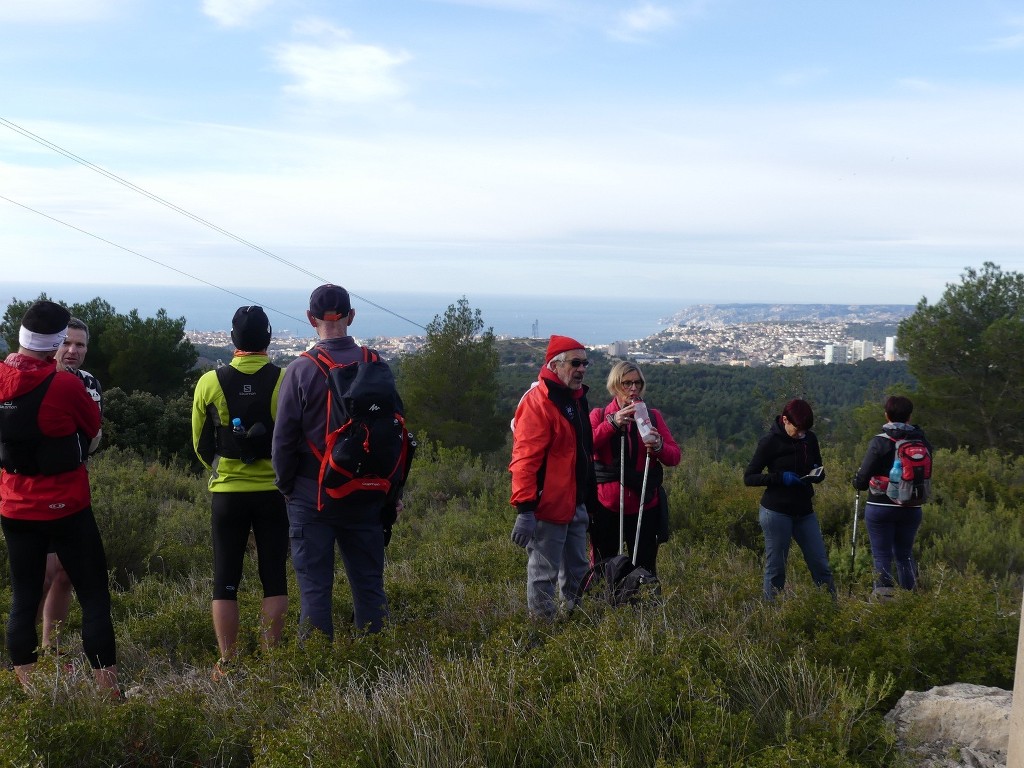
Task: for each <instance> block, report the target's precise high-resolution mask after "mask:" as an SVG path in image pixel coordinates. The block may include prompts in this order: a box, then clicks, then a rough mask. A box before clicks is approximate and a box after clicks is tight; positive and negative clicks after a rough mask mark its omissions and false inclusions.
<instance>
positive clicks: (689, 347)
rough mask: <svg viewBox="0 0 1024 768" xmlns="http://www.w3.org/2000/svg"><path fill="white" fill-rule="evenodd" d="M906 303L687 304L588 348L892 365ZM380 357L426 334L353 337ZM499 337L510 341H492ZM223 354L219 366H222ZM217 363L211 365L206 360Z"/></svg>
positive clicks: (707, 358)
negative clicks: (635, 334) (640, 329)
mask: <svg viewBox="0 0 1024 768" xmlns="http://www.w3.org/2000/svg"><path fill="white" fill-rule="evenodd" d="M913 311H914V307H913V306H909V305H834V304H815V305H808V304H772V305H769V304H706V305H698V306H693V307H687V308H686V309H684V310H682V311H681V312H679V313H676V314H675V315H673V316H672V317H671V318H666V319H665V320H664V321H663V322H664V324H665V326H666V327H665V328H664V329H663V330H661V331H659V332H657V333H655V334H653V335H651V336H648V337H646V338H643V339H627V340H618V341H614V342H611V343H609V344H601V345H593V346H592V347H591V348H592V349H600V350H601V351H603V352H605V353H607V354H608V355H610V356H611V357H618V358H630V359H633V360H637V361H640V362H647V363H662V364H692V363H707V364H715V365H745V366H804V365H828V364H847V363H856V362H859V361H861V360H866V359H875V360H879V361H893V360H896V359H897V357H896V352H895V336H896V327H897V325H898V324H899V321H900V320H902V319H903V318H905V317H907V316H909V315H910V314H912V313H913ZM186 335H187V336H188V339H189V341H191V342H192V343H193V344H196V345H203V346H208V347H216V348H219V347H225V348H226V349H228V350H230V348H231V338H230V334H229V333H228V332H227V331H188V332H187V334H186ZM356 338H357V340H358V341H359V343H362V344H367V345H369V346H372V347H374V348H375V349H378V350H379V351H380V352H381V353H382V354H383V355H384V356H385V357H388V356H392V357H394V356H398V355H402V354H407V353H409V352H415V351H416V350H417V349H418V348H419V347H420V346H421V345H422V344H423V343H424V342H425V340H426V337H425V336H411V335H410V336H398V337H367V338H361V337H356ZM496 338H499V339H503V338H512V337H504V336H497V337H496ZM315 342H316V339H315V338H313V337H297V336H291V335H285V334H275V335H274V337H273V338H272V339H271V342H270V350H269V353H270V356H271V358H274V359H276V358H279V357H283V358H286V359H290V358H292V357H295V356H296V355H299V354H301V353H302V352H304V351H305V350H307V349H309V347H310V346H312V345H313V344H314V343H315ZM229 359H230V354H225V357H224V358H223V359H221V362H225V363H226V362H227V361H228V360H229ZM211 362H213V363H216V362H217V361H216V360H211Z"/></svg>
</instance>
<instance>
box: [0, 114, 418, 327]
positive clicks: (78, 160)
mask: <svg viewBox="0 0 1024 768" xmlns="http://www.w3.org/2000/svg"><path fill="white" fill-rule="evenodd" d="M0 125H4V126H6V127H7V128H9V129H10V130H12V131H14V132H15V133H18V134H21V135H22V136H24V137H25V138H27V139H30V140H31V141H34V142H36V143H37V144H40V145H42V146H44V147H46V148H47V149H50V150H52V151H54V152H56V153H58V154H60V155H63V156H64V157H66V158H68V159H69V160H72V161H74V162H76V163H78V164H80V165H83V166H85V167H86V168H88V169H89V170H91V171H94V172H95V173H98V174H100V175H101V176H104V177H106V178H108V179H110V180H111V181H113V182H116V183H117V184H120V185H121V186H123V187H126V188H128V189H130V190H131V191H133V192H136V193H138V194H140V195H142V196H143V197H147V198H149V199H150V200H152V201H153V202H155V203H159V204H160V205H162V206H164V207H166V208H169V209H170V210H172V211H174V212H175V213H178V214H180V215H182V216H185V217H186V218H189V219H191V220H192V221H194V222H196V223H197V224H201V225H203V226H204V227H207V228H209V229H212V230H213V231H215V232H218V233H220V234H222V235H224V236H225V237H229V238H231V239H232V240H234V241H235V242H237V243H240V244H241V245H244V246H246V247H248V248H252V249H253V250H255V251H259V252H260V253H262V254H264V255H265V256H268V257H269V258H271V259H274V260H275V261H277V262H279V263H281V264H284V265H285V266H287V267H290V268H292V269H294V270H296V271H297V272H301V273H302V274H304V275H306V276H307V277H312V278H313V279H315V280H318V281H319V282H321V283H330V282H332V281H331V280H328V279H327V278H325V277H321V276H320V275H318V274H316V273H314V272H311V271H309V270H308V269H306V268H304V267H301V266H299V265H298V264H295V263H293V262H291V261H288V260H287V259H285V258H282V257H281V256H278V255H277V254H275V253H273V252H272V251H268V250H267V249H266V248H263V247H262V246H259V245H257V244H256V243H253V242H250V241H249V240H246V239H245V238H243V237H240V236H239V235H236V234H234V233H233V232H229V231H228V230H226V229H224V228H223V227H220V226H218V225H216V224H214V223H213V222H210V221H207V220H206V219H204V218H202V217H201V216H197V215H196V214H194V213H192V212H191V211H188V210H186V209H184V208H182V207H181V206H179V205H176V204H174V203H172V202H170V201H169V200H165V199H164V198H162V197H160V196H159V195H156V194H153V193H152V192H150V191H148V190H146V189H143V188H142V187H140V186H138V185H137V184H133V183H132V182H130V181H128V180H127V179H124V178H122V177H120V176H118V175H117V174H115V173H112V172H111V171H108V170H107V169H105V168H103V167H101V166H98V165H96V164H95V163H92V162H90V161H88V160H86V159H85V158H83V157H79V156H78V155H76V154H74V153H73V152H70V151H68V150H66V149H64V148H63V147H60V146H58V145H57V144H54V143H53V142H52V141H48V140H47V139H44V138H43V137H42V136H39V135H37V134H35V133H32V132H31V131H29V130H28V129H27V128H23V127H22V126H20V125H18V124H17V123H12V122H11V121H10V120H7V119H6V118H3V117H0ZM3 199H4V200H7V201H8V202H11V203H14V204H15V205H18V206H20V207H22V208H24V209H26V210H28V211H32V212H33V213H37V214H39V215H40V216H43V217H45V218H47V219H50V220H52V221H55V222H57V223H58V224H64V225H65V226H67V227H70V228H71V229H74V230H77V231H79V232H82V233H83V234H86V235H89V236H90V237H94V238H96V239H97V240H100V241H102V242H105V243H108V244H109V245H113V246H114V247H116V248H120V249H121V250H123V251H127V252H128V253H131V254H133V255H135V256H139V257H141V258H143V259H146V260H147V261H150V262H153V263H154V264H159V265H160V266H162V267H165V268H167V269H170V270H172V271H174V272H178V273H179V274H181V275H185V276H186V277H189V278H191V279H193V280H197V281H198V282H200V283H204V284H206V285H209V286H212V287H214V288H219V289H220V290H223V291H226V292H227V293H231V294H232V295H234V296H237V295H238V294H235V293H233V292H232V291H229V290H227V289H226V288H221V287H220V286H218V285H215V284H213V283H210V282H207V281H206V280H203V279H202V278H198V277H196V276H195V275H190V274H188V273H187V272H183V271H182V270H180V269H176V268H174V267H171V266H169V265H167V264H164V263H162V262H159V261H156V260H155V259H151V258H149V257H148V256H143V255H142V254H141V253H137V252H135V251H133V250H131V249H129V248H125V247H123V246H120V245H117V244H116V243H113V242H111V241H110V240H106V239H105V238H103V237H100V236H98V235H94V234H92V233H91V232H87V231H86V230H84V229H81V228H80V227H76V226H74V225H72V224H68V223H67V222H64V221H61V220H60V219H55V218H53V217H52V216H49V215H47V214H45V213H42V212H40V211H37V210H35V209H34V208H30V207H29V206H27V205H23V204H22V203H18V202H16V201H14V200H11V199H10V198H8V197H4V198H3ZM349 293H350V295H352V296H354V297H355V298H357V299H359V300H360V301H363V302H365V303H367V304H369V305H370V306H372V307H376V308H377V309H379V310H381V311H382V312H387V313H388V314H389V315H392V316H393V317H397V318H398V319H399V320H404V321H405V322H407V323H410V324H412V325H414V326H416V327H417V328H421V329H423V330H426V328H425V327H424V326H423V325H421V324H420V323H417V322H416V321H415V320H410V319H409V318H408V317H405V316H403V315H400V314H398V313H397V312H394V311H392V310H390V309H388V308H387V307H383V306H381V305H380V304H377V303H376V302H373V301H370V300H369V299H367V298H366V297H365V296H360V295H358V294H355V293H352V292H351V291H349ZM275 311H277V310H275ZM281 314H283V315H284V316H285V317H291V316H290V315H287V314H285V313H283V312H282V313H281ZM292 319H298V318H292Z"/></svg>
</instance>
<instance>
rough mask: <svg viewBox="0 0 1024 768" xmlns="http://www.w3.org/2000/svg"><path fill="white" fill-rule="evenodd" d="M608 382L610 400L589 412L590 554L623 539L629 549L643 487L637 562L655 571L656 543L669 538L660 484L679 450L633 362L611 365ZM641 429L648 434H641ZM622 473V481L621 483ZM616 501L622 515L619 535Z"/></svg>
mask: <svg viewBox="0 0 1024 768" xmlns="http://www.w3.org/2000/svg"><path fill="white" fill-rule="evenodd" d="M607 387H608V393H609V394H610V395H611V396H612V400H611V402H610V403H608V405H606V406H605V407H604V408H595V409H594V410H592V411H591V412H590V424H591V426H592V427H593V430H594V470H595V472H596V474H597V500H598V502H599V504H598V505H597V506H596V507H595V509H594V510H593V514H592V519H591V525H590V547H591V559H592V561H593V563H597V562H599V561H601V560H603V559H605V558H608V557H613V556H614V555H617V554H618V553H619V548H620V547H621V545H622V541H623V540H625V542H626V543H627V544H628V546H629V549H630V553H631V554H632V550H633V548H634V545H635V544H636V541H637V537H636V529H637V522H638V520H639V518H640V514H639V513H640V494H641V492H644V504H643V509H644V513H643V519H642V521H641V523H640V538H639V546H638V547H636V549H637V551H636V560H635V562H636V564H637V565H639V566H643V567H644V568H646V569H647V570H648V571H650V572H651V573H652V574H654V575H657V573H658V572H657V569H656V563H655V561H656V560H657V557H658V544H659V543H660V542H662V541H664V540H665V539H666V538H667V532H668V520H667V519H666V518H667V514H668V504H667V500H666V498H665V490H664V489H663V488H662V487H661V483H662V478H663V474H664V473H663V470H662V467H663V466H667V467H674V466H676V465H677V464H678V463H679V460H680V458H681V457H682V453H681V452H680V450H679V446H678V445H677V444H676V441H675V440H674V439H672V433H671V432H669V429H668V425H667V424H666V423H665V420H664V419H663V418H662V416H661V413H659V412H658V411H657V410H655V409H654V408H646V406H645V404H644V403H643V396H644V392H645V389H646V387H647V380H646V379H645V378H644V375H643V373H641V372H640V368H639V367H637V365H636V364H635V363H630V362H626V361H623V362H619V363H616V364H615V365H614V366H612V369H611V371H610V372H609V373H608V382H607ZM638 409H639V412H638ZM644 412H646V413H647V414H648V416H649V420H648V421H646V422H645V421H644V420H643V418H642V416H643V413H644ZM638 419H639V421H640V423H639V424H638ZM641 432H645V433H647V434H646V435H645V436H644V435H642V434H641ZM645 470H646V474H647V486H646V489H645V488H644V473H645ZM623 476H624V478H625V483H624V484H622V485H620V482H619V481H620V480H621V479H623ZM620 502H621V504H622V509H621V513H622V514H623V517H624V524H623V531H622V533H621V534H620V525H619V516H620V508H619V505H620Z"/></svg>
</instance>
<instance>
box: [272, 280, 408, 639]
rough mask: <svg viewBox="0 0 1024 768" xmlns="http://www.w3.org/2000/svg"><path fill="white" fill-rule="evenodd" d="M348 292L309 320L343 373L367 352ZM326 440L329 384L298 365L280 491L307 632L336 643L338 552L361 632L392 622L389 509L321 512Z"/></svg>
mask: <svg viewBox="0 0 1024 768" xmlns="http://www.w3.org/2000/svg"><path fill="white" fill-rule="evenodd" d="M355 315H356V313H355V310H354V309H352V304H351V302H350V301H349V295H348V291H346V290H345V289H344V288H342V287H341V286H339V285H331V284H327V285H321V286H320V287H319V288H317V289H316V290H314V291H313V293H312V295H311V296H310V297H309V311H308V312H306V317H307V318H308V319H309V324H310V325H311V326H313V327H314V328H315V329H316V332H317V335H318V336H319V337H320V341H319V342H318V343H317V345H316V347H315V349H316V350H322V351H324V352H326V353H327V354H328V355H329V356H330V358H331V359H333V360H334V362H335V363H337V364H338V365H343V364H346V363H354V362H357V361H361V360H363V350H362V348H361V347H360V346H359V345H357V344H356V342H355V340H354V339H353V338H352V337H351V336H349V335H348V329H349V326H350V325H351V324H352V320H353V319H354V318H355ZM326 435H327V380H326V378H325V377H324V374H323V373H322V372H321V370H320V368H319V367H318V366H317V364H316V362H314V361H313V360H312V359H310V358H308V357H305V356H303V357H299V358H298V359H297V360H295V361H293V362H292V363H291V364H290V365H289V366H288V368H287V369H286V370H285V374H284V381H283V382H282V383H281V397H280V400H279V402H278V411H277V425H276V427H275V429H274V456H273V462H274V471H275V473H276V475H277V481H276V482H277V487H278V488H280V489H281V492H282V493H283V494H284V495H285V498H286V499H287V502H288V522H289V536H290V537H291V547H292V565H293V566H294V567H295V573H296V576H297V577H298V583H299V595H300V599H301V610H300V613H299V621H300V624H301V625H302V630H303V631H304V632H308V631H309V630H310V629H317V630H320V631H321V632H323V633H324V634H326V635H327V636H328V637H331V638H333V636H334V620H333V616H332V612H331V600H332V593H333V587H334V547H335V542H337V546H338V548H339V549H340V551H341V557H342V562H343V563H344V565H345V573H346V575H347V576H348V582H349V586H350V588H351V589H352V602H353V607H354V612H355V623H356V627H357V628H358V629H360V630H365V631H369V632H378V631H380V629H381V627H382V626H383V623H384V621H385V619H386V618H387V616H388V601H387V596H386V595H385V593H384V527H383V524H382V521H381V509H382V502H380V501H363V500H359V501H356V500H351V501H345V502H344V505H343V506H344V508H343V509H337V508H334V509H323V510H318V508H317V507H318V503H319V489H318V484H317V477H318V472H319V468H320V461H319V460H318V459H317V457H316V454H320V455H322V454H323V452H324V448H325V439H326Z"/></svg>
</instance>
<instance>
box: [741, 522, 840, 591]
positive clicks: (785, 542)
mask: <svg viewBox="0 0 1024 768" xmlns="http://www.w3.org/2000/svg"><path fill="white" fill-rule="evenodd" d="M759 518H760V521H761V530H762V531H764V555H765V557H764V597H765V599H766V600H774V599H775V595H776V594H777V593H779V592H781V591H782V589H783V587H785V586H786V561H787V560H788V559H789V545H790V542H792V541H795V542H796V543H797V546H798V547H800V551H801V552H803V555H804V562H806V563H807V568H808V569H809V570H810V572H811V578H812V579H813V580H814V585H815V586H817V587H821V586H825V587H828V591H829V592H830V593H831V594H832V596H833V597H835V594H836V585H835V581H834V580H833V579H832V569H831V568H830V567H829V564H828V554H827V553H826V552H825V541H824V540H823V539H822V538H821V528H819V527H818V516H817V515H815V514H813V513H811V514H809V515H804V516H803V517H791V516H789V515H783V514H781V513H780V512H773V511H772V510H770V509H767V508H765V507H761V511H760V515H759Z"/></svg>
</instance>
